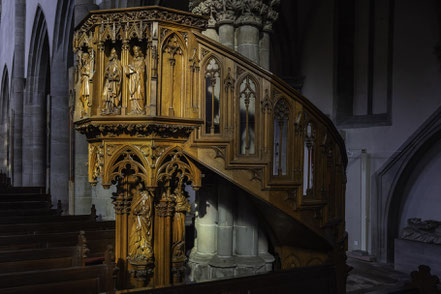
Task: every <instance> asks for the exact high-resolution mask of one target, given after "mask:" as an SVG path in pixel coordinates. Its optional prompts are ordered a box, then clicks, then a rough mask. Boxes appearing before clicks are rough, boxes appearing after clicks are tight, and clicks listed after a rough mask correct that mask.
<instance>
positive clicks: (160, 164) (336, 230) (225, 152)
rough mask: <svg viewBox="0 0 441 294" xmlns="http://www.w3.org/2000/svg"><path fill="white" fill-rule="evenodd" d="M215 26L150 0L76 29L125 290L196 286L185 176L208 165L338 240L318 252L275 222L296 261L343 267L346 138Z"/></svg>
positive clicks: (96, 160) (92, 155) (96, 173)
mask: <svg viewBox="0 0 441 294" xmlns="http://www.w3.org/2000/svg"><path fill="white" fill-rule="evenodd" d="M206 26H207V19H206V18H204V17H201V16H196V15H193V14H190V13H186V12H182V11H175V10H171V9H166V8H161V7H143V8H133V9H121V10H102V11H95V12H91V14H90V15H89V16H88V17H87V18H86V19H85V20H84V21H83V22H82V23H81V24H80V25H79V26H78V27H77V28H76V31H75V36H74V51H75V53H76V56H77V58H76V59H77V60H76V79H75V81H76V84H75V93H76V99H75V114H74V120H75V124H76V129H77V130H78V131H79V132H81V133H82V134H84V135H86V136H87V139H88V142H89V160H88V164H89V182H90V183H91V184H97V183H98V182H100V183H101V185H103V186H104V187H105V188H108V187H110V186H111V185H116V187H117V192H116V193H114V195H113V196H112V199H113V204H114V207H115V212H116V244H115V251H116V252H115V258H116V262H117V264H118V267H119V269H120V274H119V287H120V288H133V287H143V286H165V285H172V284H179V283H182V282H183V280H184V274H185V273H184V269H185V267H184V265H185V262H186V256H185V252H186V251H185V224H184V219H185V214H186V212H187V211H188V209H189V202H188V199H187V198H186V192H185V191H184V185H186V184H191V185H192V187H193V188H194V189H195V190H197V189H199V188H200V187H201V185H203V181H202V180H201V171H200V167H201V166H205V167H206V168H209V169H211V170H213V171H214V172H216V173H217V174H219V175H221V176H222V177H224V178H226V179H228V180H229V181H230V182H232V183H233V184H235V185H237V186H239V187H241V188H242V189H244V190H246V191H247V192H248V193H250V194H251V195H253V196H255V197H257V198H258V199H260V200H262V201H263V202H264V203H266V204H268V205H270V206H271V207H274V208H276V209H277V211H278V212H279V213H280V214H283V215H284V217H288V218H289V219H291V220H292V221H293V222H296V223H299V224H301V225H302V228H303V227H304V228H307V230H308V231H309V232H310V233H311V234H312V235H314V236H316V238H317V240H320V242H321V243H323V244H325V245H323V246H319V245H314V246H312V247H311V248H312V249H311V250H305V249H304V248H300V247H299V245H298V244H294V243H290V242H289V241H285V239H284V238H283V236H282V235H283V234H280V232H279V231H277V230H276V228H274V242H275V243H274V248H275V250H276V252H277V253H278V254H279V256H280V257H281V265H282V268H290V267H293V266H305V265H308V262H309V261H311V260H312V261H313V262H314V264H324V263H333V264H338V265H339V266H340V267H341V265H344V250H345V242H346V235H345V232H344V191H345V165H346V156H345V150H344V145H343V142H342V140H341V138H340V136H339V135H338V133H337V131H336V129H335V128H334V126H333V124H332V123H331V121H330V120H329V119H328V118H327V117H326V116H325V115H323V114H322V113H321V112H320V111H318V110H317V109H316V108H315V107H314V106H313V105H312V104H311V103H310V102H309V101H308V100H306V99H305V98H304V97H302V96H301V95H300V94H299V93H297V92H295V91H294V90H293V89H291V88H290V87H289V86H287V85H286V84H285V83H284V82H282V81H281V80H279V79H278V78H277V77H275V76H274V75H272V74H271V73H270V72H268V71H266V70H264V69H262V68H261V67H259V66H257V65H256V64H254V63H252V62H251V61H249V60H248V59H246V58H244V57H242V56H241V55H239V54H238V53H236V52H234V51H232V50H231V49H229V48H227V47H224V46H222V45H221V44H219V43H217V42H215V41H212V40H211V39H209V38H207V37H205V36H204V35H202V34H201V31H202V30H204V29H205V28H206ZM109 196H110V195H109ZM270 226H271V224H270ZM299 238H302V237H301V236H299ZM293 260H294V261H296V262H293ZM298 260H304V261H299V262H297V261H298ZM341 268H342V267H341ZM344 270H345V269H344ZM344 270H342V271H340V273H341V277H343V276H344Z"/></svg>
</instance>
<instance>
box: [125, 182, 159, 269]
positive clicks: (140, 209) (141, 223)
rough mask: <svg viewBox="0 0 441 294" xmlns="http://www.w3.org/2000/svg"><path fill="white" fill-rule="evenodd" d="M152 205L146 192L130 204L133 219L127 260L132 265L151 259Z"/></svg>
mask: <svg viewBox="0 0 441 294" xmlns="http://www.w3.org/2000/svg"><path fill="white" fill-rule="evenodd" d="M152 203H153V198H152V197H151V195H150V194H149V193H148V192H147V191H141V192H139V197H138V199H137V200H136V201H135V202H134V203H133V204H132V215H133V217H134V218H133V225H132V227H131V232H130V239H129V260H130V261H131V262H132V263H137V264H138V263H147V262H149V261H151V259H152V257H153V250H152V210H153V207H152Z"/></svg>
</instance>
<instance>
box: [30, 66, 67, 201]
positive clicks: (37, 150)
mask: <svg viewBox="0 0 441 294" xmlns="http://www.w3.org/2000/svg"><path fill="white" fill-rule="evenodd" d="M41 66H44V65H41ZM45 78H46V77H39V79H41V80H42V81H45ZM41 84H42V83H39V85H38V86H41ZM35 94H36V97H34V98H36V99H35V100H34V101H35V103H34V104H33V105H32V114H31V118H30V121H31V132H32V133H31V136H32V137H31V138H32V142H30V143H31V144H32V180H31V185H32V186H36V187H44V186H46V138H47V134H46V128H47V125H46V107H47V106H46V105H47V104H46V93H45V92H44V90H43V89H39V90H38V92H37V93H35ZM65 155H67V154H65ZM64 167H66V165H65V166H64ZM66 180H67V179H66ZM66 192H67V191H66ZM55 203H56V202H55ZM53 204H54V203H53Z"/></svg>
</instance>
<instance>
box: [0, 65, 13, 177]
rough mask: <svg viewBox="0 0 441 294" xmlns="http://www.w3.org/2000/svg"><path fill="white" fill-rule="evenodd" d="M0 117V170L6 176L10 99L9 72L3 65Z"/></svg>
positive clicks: (9, 131)
mask: <svg viewBox="0 0 441 294" xmlns="http://www.w3.org/2000/svg"><path fill="white" fill-rule="evenodd" d="M0 102H1V114H0V115H1V117H0V124H1V126H0V139H1V142H2V144H1V146H0V169H1V170H2V171H3V172H6V174H7V175H8V174H9V172H10V162H11V160H10V154H11V153H10V149H11V144H10V142H11V137H10V136H11V130H10V109H9V107H10V98H9V72H8V68H7V66H6V65H5V67H4V69H3V74H2V79H1V101H0Z"/></svg>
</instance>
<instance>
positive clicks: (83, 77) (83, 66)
mask: <svg viewBox="0 0 441 294" xmlns="http://www.w3.org/2000/svg"><path fill="white" fill-rule="evenodd" d="M92 52H93V51H92ZM93 63H94V58H93V54H92V56H90V55H89V53H87V52H83V53H82V55H81V60H80V81H81V89H80V101H81V118H83V117H85V116H87V110H88V107H90V106H91V104H90V101H89V97H90V83H91V82H92V77H93V74H94V72H93Z"/></svg>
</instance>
